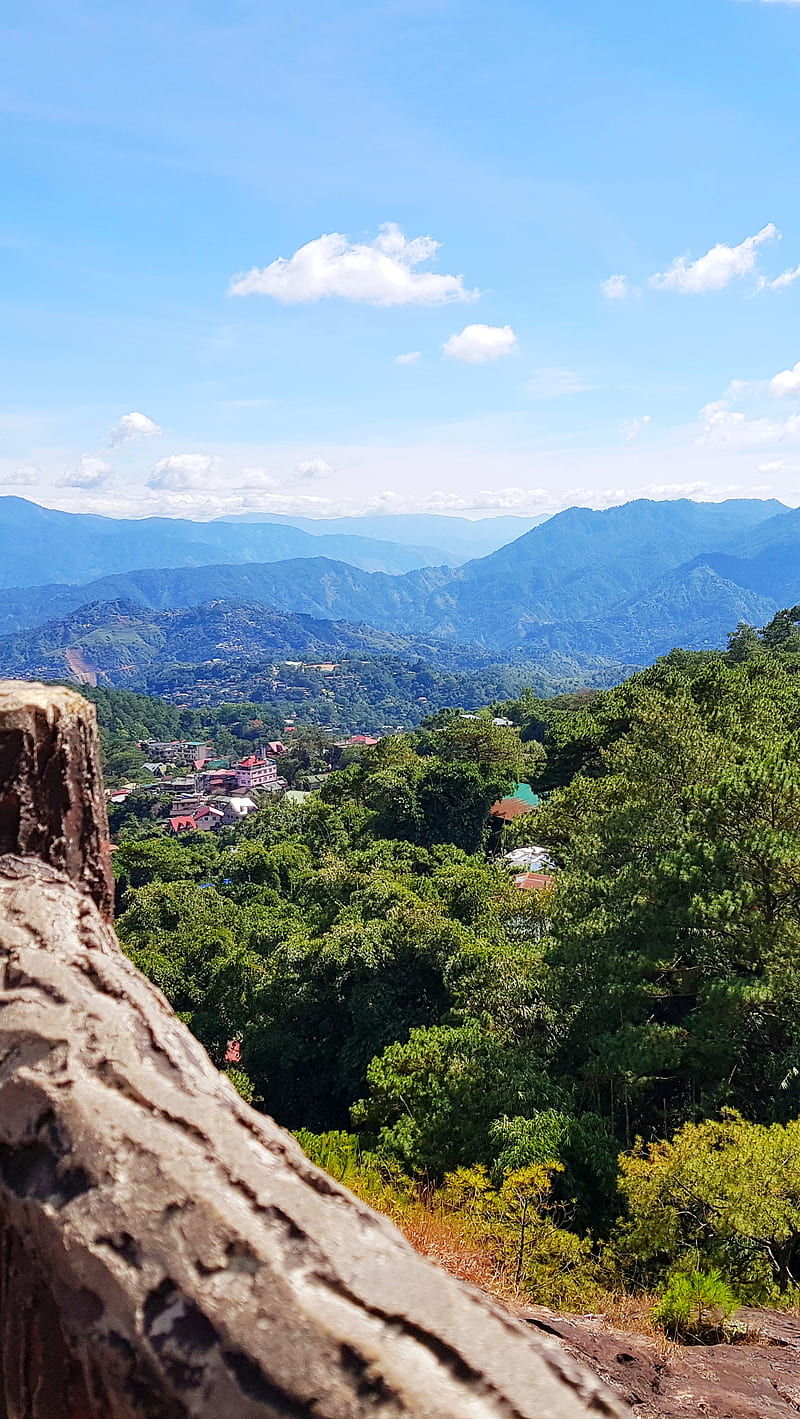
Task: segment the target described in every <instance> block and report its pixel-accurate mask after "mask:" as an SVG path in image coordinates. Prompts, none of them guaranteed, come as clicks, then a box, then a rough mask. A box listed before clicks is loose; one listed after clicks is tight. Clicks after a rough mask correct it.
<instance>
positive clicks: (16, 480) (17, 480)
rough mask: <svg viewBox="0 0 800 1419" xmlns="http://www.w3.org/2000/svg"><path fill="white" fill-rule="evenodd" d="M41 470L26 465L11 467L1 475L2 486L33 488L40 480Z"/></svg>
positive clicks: (0, 483) (0, 482)
mask: <svg viewBox="0 0 800 1419" xmlns="http://www.w3.org/2000/svg"><path fill="white" fill-rule="evenodd" d="M39 476H40V475H39V471H38V469H36V468H31V467H30V466H26V467H24V468H11V469H9V471H8V472H7V473H4V474H3V475H2V477H0V487H2V488H33V487H34V486H35V484H36V483H38V482H39Z"/></svg>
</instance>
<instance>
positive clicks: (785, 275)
mask: <svg viewBox="0 0 800 1419" xmlns="http://www.w3.org/2000/svg"><path fill="white" fill-rule="evenodd" d="M797 3H798V4H800V0H797ZM798 278H800V266H790V267H789V270H788V271H782V272H781V274H780V276H776V277H775V278H774V280H772V281H768V280H767V279H766V277H765V276H762V277H761V278H760V280H759V282H758V289H759V290H760V291H783V290H785V289H786V287H787V286H791V285H792V283H793V282H794V281H796V280H798Z"/></svg>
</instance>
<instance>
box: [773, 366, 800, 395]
mask: <svg viewBox="0 0 800 1419" xmlns="http://www.w3.org/2000/svg"><path fill="white" fill-rule="evenodd" d="M769 392H770V394H771V395H772V396H773V398H776V399H781V398H783V399H786V398H791V397H793V396H796V395H800V360H798V362H797V364H796V365H793V366H792V368H791V369H790V370H781V372H780V374H776V375H774V376H773V378H772V379H771V380H770V382H769Z"/></svg>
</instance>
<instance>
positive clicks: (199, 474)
mask: <svg viewBox="0 0 800 1419" xmlns="http://www.w3.org/2000/svg"><path fill="white" fill-rule="evenodd" d="M219 468H220V459H219V458H217V457H216V456H215V455H212V454H208V453H171V454H169V455H168V457H167V458H160V459H159V460H158V463H155V464H154V465H153V468H152V471H151V473H150V477H149V478H148V479H147V486H148V488H166V489H168V490H169V491H170V492H174V493H180V492H185V491H187V490H189V489H202V488H210V487H212V486H213V484H214V480H215V475H216V474H217V473H218V471H219Z"/></svg>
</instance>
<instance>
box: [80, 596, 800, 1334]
mask: <svg viewBox="0 0 800 1419" xmlns="http://www.w3.org/2000/svg"><path fill="white" fill-rule="evenodd" d="M798 670H800V608H794V610H792V611H786V612H781V613H779V614H778V615H777V616H776V617H775V618H774V620H773V621H772V622H771V623H770V624H769V625H768V626H767V627H766V628H765V630H764V631H763V632H761V633H758V632H756V631H755V630H753V629H752V628H751V627H749V626H745V625H742V626H740V627H739V628H738V629H737V631H736V632H735V633H734V634H733V635H732V636H731V638H730V645H729V649H728V651H727V652H725V653H715V652H708V653H706V652H697V653H693V652H683V651H674V652H672V654H670V655H668V656H667V657H665V658H664V659H662V660H660V661H658V662H657V663H656V664H655V666H653V667H652V668H650V669H647V670H644V671H642V672H640V673H638V674H636V675H634V676H633V677H632V678H630V679H628V680H627V681H625V683H624V684H622V685H620V686H618V687H617V688H614V689H611V690H607V691H602V692H593V693H588V694H584V695H582V696H574V697H570V698H568V699H561V700H556V701H548V700H540V699H537V698H536V697H535V696H534V695H533V694H532V693H530V692H524V693H523V694H522V695H520V696H519V698H517V699H514V700H511V701H507V702H503V703H500V702H496V703H494V704H493V705H492V706H490V707H488V708H487V712H486V713H485V714H484V715H482V716H479V717H478V718H471V719H467V718H463V717H460V716H459V715H458V714H457V713H456V712H451V713H448V712H442V713H440V714H438V715H435V716H432V717H431V718H429V720H428V721H427V722H426V723H425V724H424V725H423V726H422V727H421V728H420V729H418V730H416V731H414V732H411V733H406V734H396V735H390V736H387V737H385V738H383V739H382V740H381V741H380V742H379V743H378V744H377V745H376V746H375V747H373V748H369V749H366V750H363V751H361V752H360V754H359V755H358V756H357V757H355V758H352V761H351V762H350V763H348V765H347V766H346V767H345V768H343V769H342V770H340V771H339V772H336V773H334V774H332V775H331V776H330V777H329V778H328V779H327V780H326V782H325V783H324V785H323V787H322V789H321V791H320V792H319V793H317V794H313V795H311V796H310V797H309V798H308V799H307V800H306V801H305V802H304V803H302V804H299V805H298V804H296V803H288V802H277V803H269V804H268V805H265V806H264V807H262V808H261V809H260V811H259V812H258V813H257V814H254V815H253V816H252V817H251V818H250V819H249V820H248V821H247V822H246V823H245V824H243V825H242V826H241V827H240V828H238V829H232V830H230V831H229V832H228V833H225V834H221V835H219V836H218V837H216V838H215V837H212V836H211V835H209V834H194V835H191V836H189V837H187V838H184V839H182V840H181V841H174V840H169V839H167V838H165V837H163V836H159V835H157V833H156V831H155V830H154V829H143V830H142V831H141V833H140V834H139V835H131V836H129V837H128V838H127V839H126V840H125V841H123V842H122V843H121V844H120V845H119V847H118V850H117V852H116V853H115V861H116V867H117V874H118V895H119V901H118V907H119V915H118V923H117V925H118V931H119V935H120V939H121V940H122V942H123V944H124V946H125V949H126V950H127V951H128V952H129V953H130V955H131V957H132V958H133V960H134V961H135V962H136V963H137V965H138V966H139V967H140V968H141V969H143V970H144V971H146V973H147V974H148V975H149V976H150V977H151V978H152V979H153V980H155V981H156V982H157V983H158V984H159V985H160V986H161V988H162V989H163V990H164V991H165V992H166V994H167V995H168V997H169V998H170V1000H171V1001H172V1003H173V1005H174V1007H175V1009H176V1010H177V1011H179V1012H180V1014H181V1016H182V1018H183V1019H185V1020H186V1021H187V1022H188V1023H189V1024H190V1026H191V1028H192V1029H193V1030H194V1032H195V1033H196V1034H197V1035H198V1037H199V1038H200V1039H201V1040H202V1041H203V1043H204V1044H205V1046H206V1047H207V1048H208V1050H209V1051H210V1053H211V1055H212V1057H213V1058H214V1059H215V1061H216V1062H217V1063H218V1065H219V1066H220V1067H221V1068H228V1070H229V1072H230V1073H231V1075H232V1077H233V1078H234V1081H235V1082H236V1083H237V1086H238V1087H239V1088H240V1090H241V1091H242V1092H243V1093H244V1094H245V1096H246V1097H249V1098H251V1099H253V1100H254V1102H255V1103H256V1104H257V1106H259V1107H263V1108H265V1109H267V1110H269V1112H271V1113H273V1114H274V1115H275V1116H276V1117H277V1118H278V1119H279V1120H280V1121H281V1122H282V1123H284V1124H286V1125H287V1126H289V1127H290V1128H292V1129H293V1130H295V1131H296V1132H297V1133H298V1134H299V1136H300V1138H301V1141H302V1142H303V1144H304V1146H305V1147H306V1148H307V1150H308V1151H309V1153H310V1154H311V1156H313V1157H314V1158H316V1159H317V1160H318V1161H320V1162H322V1163H323V1165H325V1166H327V1167H329V1168H330V1169H331V1170H332V1171H335V1172H336V1173H337V1174H338V1175H339V1176H340V1177H343V1178H344V1179H345V1180H346V1181H347V1182H348V1184H349V1185H351V1186H352V1187H354V1188H355V1189H356V1190H358V1191H360V1192H362V1193H363V1195H365V1196H367V1197H369V1198H370V1199H371V1200H372V1201H373V1202H376V1203H377V1205H379V1206H382V1207H385V1208H386V1210H388V1211H389V1212H391V1213H392V1214H393V1215H395V1216H396V1217H398V1219H399V1220H400V1221H401V1222H402V1223H403V1224H404V1225H406V1227H407V1229H408V1230H409V1234H410V1235H414V1228H415V1227H416V1228H419V1227H422V1226H423V1224H424V1226H428V1227H431V1226H435V1227H437V1228H438V1229H439V1232H440V1234H441V1237H443V1238H444V1242H443V1245H444V1247H445V1250H448V1249H450V1250H453V1249H455V1250H458V1248H461V1249H462V1251H463V1253H464V1254H465V1255H466V1254H469V1255H471V1256H473V1257H474V1258H477V1260H476V1263H475V1264H476V1266H479V1267H480V1266H482V1267H483V1268H484V1270H483V1271H480V1270H479V1271H478V1272H477V1273H475V1274H476V1275H478V1276H479V1279H480V1278H484V1277H485V1278H488V1279H491V1281H492V1284H493V1285H494V1286H495V1288H496V1289H497V1288H498V1287H500V1288H502V1287H507V1288H508V1290H509V1292H510V1293H511V1292H513V1293H518V1292H519V1291H520V1290H522V1291H524V1292H526V1293H527V1294H529V1295H532V1296H535V1297H536V1298H537V1299H539V1300H541V1301H544V1302H545V1303H547V1304H553V1305H558V1304H570V1305H574V1304H580V1305H581V1306H583V1307H584V1308H588V1307H589V1306H590V1305H591V1304H592V1301H593V1298H596V1297H597V1295H598V1294H599V1293H601V1292H603V1293H608V1292H609V1291H620V1290H624V1291H628V1292H632V1293H639V1292H640V1293H643V1294H646V1295H648V1296H652V1295H657V1296H659V1297H660V1298H661V1299H660V1301H659V1307H660V1311H659V1314H660V1315H661V1316H662V1319H663V1321H664V1324H665V1325H666V1326H667V1328H668V1329H671V1330H672V1332H673V1333H680V1332H681V1328H682V1327H683V1328H686V1327H688V1326H690V1324H692V1323H695V1324H697V1323H698V1322H697V1317H698V1316H699V1315H702V1316H705V1317H706V1318H707V1317H708V1315H709V1309H708V1305H707V1304H706V1302H709V1304H711V1303H713V1304H712V1310H713V1314H714V1316H715V1317H716V1320H715V1324H716V1323H718V1322H719V1321H720V1318H722V1320H724V1317H725V1316H726V1315H727V1314H728V1313H729V1312H730V1311H732V1310H733V1308H734V1307H735V1305H736V1304H737V1301H738V1300H746V1301H751V1302H755V1303H758V1302H760V1301H764V1300H766V1299H767V1298H773V1299H775V1298H778V1299H781V1298H782V1299H783V1300H787V1299H792V1298H793V1297H794V1296H795V1295H796V1288H797V1285H798V1283H800V1121H798V1114H800V1038H799V1036H800V1026H798V1012H797V998H798V984H799V981H798V975H799V970H798V963H799V962H800V768H799V767H798V748H799V747H800V675H798V673H797V672H798ZM103 693H104V692H95V693H93V694H92V698H94V699H95V700H96V702H97V703H98V708H99V711H100V715H101V719H104V720H105V722H106V728H107V729H108V728H109V727H110V725H109V719H110V717H111V711H110V701H107V702H106V703H104V700H103ZM114 698H116V695H115V696H114ZM145 703H149V702H145ZM126 704H127V706H128V712H129V714H130V722H129V723H128V729H129V730H130V729H131V728H132V727H133V725H134V724H135V723H136V715H137V713H139V712H140V711H141V707H140V706H138V703H137V698H136V697H133V696H131V697H129V699H128V700H127V701H126ZM177 713H178V712H177V711H175V710H174V709H172V708H170V707H169V706H164V707H163V714H164V720H163V726H164V728H165V730H166V729H167V728H169V729H172V728H176V727H178V726H180V727H181V728H184V727H187V728H188V727H190V726H189V725H188V722H187V721H186V719H185V718H183V719H181V718H180V717H179V719H178V720H175V719H174V716H175V715H176V714H177ZM498 716H502V717H504V718H506V719H508V720H510V721H511V722H512V727H506V726H504V725H498V724H496V723H494V722H493V720H494V718H495V717H498ZM118 719H119V716H118ZM120 727H121V726H120V724H119V723H117V725H116V728H117V729H118V730H119V728H120ZM150 727H153V726H150ZM191 727H192V728H195V727H196V724H194V723H193V724H192V725H191ZM520 779H522V780H526V781H528V782H529V783H530V784H531V785H532V786H533V787H534V788H535V789H536V790H537V792H538V793H539V794H540V795H541V802H540V805H539V807H538V808H537V809H535V810H534V812H533V813H532V814H530V815H528V816H527V817H523V818H520V819H517V820H516V821H515V822H514V824H513V825H512V826H511V827H509V828H507V829H505V830H504V832H505V838H504V839H502V840H501V839H500V838H499V836H498V832H497V830H496V829H495V830H494V831H491V830H490V828H489V818H488V814H489V809H490V807H491V805H492V804H493V802H494V801H495V800H496V799H497V798H498V797H500V796H502V795H503V794H504V793H506V792H508V791H509V790H510V789H511V787H512V785H513V784H514V783H515V782H517V781H518V780H520ZM523 842H524V843H531V842H532V843H535V844H538V845H541V846H543V847H545V848H547V849H548V851H549V853H550V854H551V857H552V860H553V863H554V867H553V872H552V885H551V886H550V887H548V888H546V889H545V890H543V891H521V890H520V889H519V888H518V886H517V885H515V880H514V876H513V874H512V873H511V872H510V871H509V870H508V869H507V868H506V866H505V865H504V862H503V853H504V852H505V851H506V850H507V849H508V848H509V847H511V846H515V845H517V844H519V843H523ZM469 1274H472V1273H469ZM487 1284H488V1281H487ZM692 1317H694V1322H692Z"/></svg>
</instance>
